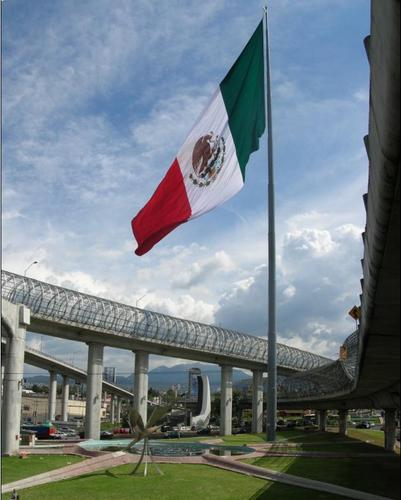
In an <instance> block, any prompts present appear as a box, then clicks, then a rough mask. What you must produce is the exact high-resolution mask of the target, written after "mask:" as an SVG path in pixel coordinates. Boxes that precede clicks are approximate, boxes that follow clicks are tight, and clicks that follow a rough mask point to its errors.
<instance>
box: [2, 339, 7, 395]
mask: <svg viewBox="0 0 401 500" xmlns="http://www.w3.org/2000/svg"><path fill="white" fill-rule="evenodd" d="M6 358H7V345H6V344H5V345H4V347H3V344H1V397H3V380H4V370H5V368H6Z"/></svg>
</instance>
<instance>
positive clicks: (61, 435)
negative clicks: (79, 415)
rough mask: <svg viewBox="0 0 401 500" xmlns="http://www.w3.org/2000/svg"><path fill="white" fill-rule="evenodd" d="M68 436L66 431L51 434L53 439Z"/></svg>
mask: <svg viewBox="0 0 401 500" xmlns="http://www.w3.org/2000/svg"><path fill="white" fill-rule="evenodd" d="M66 437H67V434H64V432H55V433H54V434H52V435H51V439H65V438H66Z"/></svg>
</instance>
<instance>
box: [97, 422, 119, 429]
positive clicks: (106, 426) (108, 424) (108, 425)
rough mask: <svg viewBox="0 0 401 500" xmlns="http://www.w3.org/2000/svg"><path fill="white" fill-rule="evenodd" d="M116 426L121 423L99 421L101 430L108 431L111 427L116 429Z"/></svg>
mask: <svg viewBox="0 0 401 500" xmlns="http://www.w3.org/2000/svg"><path fill="white" fill-rule="evenodd" d="M118 427H121V425H120V424H119V423H118V422H117V423H116V422H114V424H113V423H112V422H100V430H101V431H109V430H111V429H117V428H118Z"/></svg>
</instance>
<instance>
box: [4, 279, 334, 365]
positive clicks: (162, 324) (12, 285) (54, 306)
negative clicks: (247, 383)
mask: <svg viewBox="0 0 401 500" xmlns="http://www.w3.org/2000/svg"><path fill="white" fill-rule="evenodd" d="M2 296H3V299H5V300H7V301H9V302H12V303H14V304H24V305H25V306H26V307H28V308H29V309H30V311H31V318H32V321H31V326H30V331H33V332H35V331H36V332H38V333H41V332H42V333H47V334H49V335H55V336H57V334H56V333H54V332H55V327H53V326H52V325H58V326H60V327H62V328H63V335H60V336H67V337H66V338H68V334H69V333H71V332H75V335H76V337H74V339H76V340H84V338H83V337H84V336H85V341H88V340H87V337H88V335H89V334H90V333H91V332H93V333H95V334H96V341H99V342H102V335H101V334H104V343H105V344H107V345H115V346H116V347H118V346H121V347H122V348H132V349H133V347H132V346H131V347H130V345H131V344H132V341H134V343H135V344H136V346H138V345H141V346H144V347H143V348H145V347H146V350H147V352H150V353H152V352H154V353H156V354H163V353H164V352H165V355H167V356H168V355H176V356H177V357H187V358H188V359H200V360H209V362H213V361H214V360H220V359H221V360H224V361H230V362H231V364H232V365H233V366H237V367H245V368H248V367H249V368H250V369H253V368H255V369H256V368H258V367H259V366H260V367H262V368H264V369H265V367H266V362H267V341H266V340H265V339H262V338H259V337H255V336H253V335H247V334H244V333H240V332H236V331H233V330H227V329H224V328H220V327H216V326H212V325H206V324H202V323H197V322H195V321H188V320H184V319H180V318H174V317H172V316H167V315H165V314H160V313H156V312H152V311H146V310H143V309H139V308H137V307H133V306H128V305H125V304H121V303H118V302H113V301H111V300H107V299H102V298H99V297H95V296H92V295H87V294H84V293H80V292H77V291H74V290H69V289H67V288H62V287H59V286H55V285H51V284H49V283H44V282H42V281H38V280H35V279H32V278H27V277H25V276H20V275H18V274H14V273H11V272H8V271H2ZM50 323H51V325H50ZM46 328H47V329H46ZM110 334H111V335H110ZM116 336H118V341H119V344H117V343H116V344H113V343H112V342H113V340H114V341H116V342H117V340H116ZM137 348H138V347H137ZM172 352H174V354H172ZM201 354H203V357H202V356H201ZM330 361H331V360H330V359H328V358H325V357H322V356H319V355H317V354H313V353H310V352H307V351H303V350H301V349H296V348H294V347H289V346H286V345H284V344H277V366H278V369H279V371H281V372H282V373H291V372H296V371H302V370H308V369H312V368H316V367H318V366H322V365H324V364H327V363H328V362H330Z"/></svg>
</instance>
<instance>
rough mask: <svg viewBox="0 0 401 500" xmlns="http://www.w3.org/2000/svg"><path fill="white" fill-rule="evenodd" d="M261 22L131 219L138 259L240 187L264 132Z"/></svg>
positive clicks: (220, 202)
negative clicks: (179, 227)
mask: <svg viewBox="0 0 401 500" xmlns="http://www.w3.org/2000/svg"><path fill="white" fill-rule="evenodd" d="M264 99H265V98H264V57H263V23H262V22H261V23H260V24H259V26H258V27H257V29H256V31H255V32H254V34H253V35H252V37H251V39H250V40H249V42H248V43H247V45H246V46H245V48H244V50H243V51H242V53H241V54H240V56H239V57H238V59H237V60H236V62H235V63H234V65H233V66H232V68H231V69H230V71H229V72H228V73H227V75H226V77H225V78H224V80H223V81H222V82H221V83H220V85H219V87H218V89H217V90H216V92H215V93H214V94H213V96H212V98H211V99H210V101H209V103H208V105H207V106H206V108H205V110H204V111H203V113H202V114H201V116H200V117H199V118H198V120H197V122H196V123H195V125H194V126H193V128H192V130H191V131H190V133H189V135H188V137H187V138H186V140H185V142H184V144H183V146H182V147H181V149H180V150H179V152H178V154H177V157H176V158H175V159H174V161H173V163H172V165H171V167H170V168H169V170H168V171H167V173H166V175H165V177H164V179H163V180H162V181H161V183H160V184H159V186H158V187H157V189H156V191H155V192H154V194H153V196H152V197H151V198H150V200H149V201H148V202H147V204H146V205H145V206H144V207H143V208H142V209H141V210H140V211H139V213H138V214H137V215H136V216H135V217H134V219H132V222H131V225H132V231H133V233H134V236H135V238H136V240H137V242H138V248H137V249H136V251H135V253H136V254H137V255H143V254H145V253H146V252H148V251H149V250H150V249H151V248H152V247H153V246H154V245H155V244H156V243H157V242H158V241H160V240H161V239H162V238H164V236H166V235H167V234H168V233H170V232H171V231H172V230H173V229H175V228H176V227H177V226H179V225H180V224H182V223H184V222H187V221H189V220H191V219H194V218H195V217H199V216H200V215H202V214H204V213H206V212H208V211H209V210H212V209H213V208H215V207H217V206H219V205H221V204H222V203H224V202H225V201H226V200H228V199H229V198H231V197H232V196H234V195H235V194H236V193H237V192H238V191H239V190H240V189H241V188H242V186H243V185H244V181H245V169H246V165H247V163H248V159H249V156H250V155H251V153H253V152H254V151H256V150H257V149H258V148H259V137H260V136H261V135H262V134H263V132H264V129H265V104H264Z"/></svg>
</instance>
